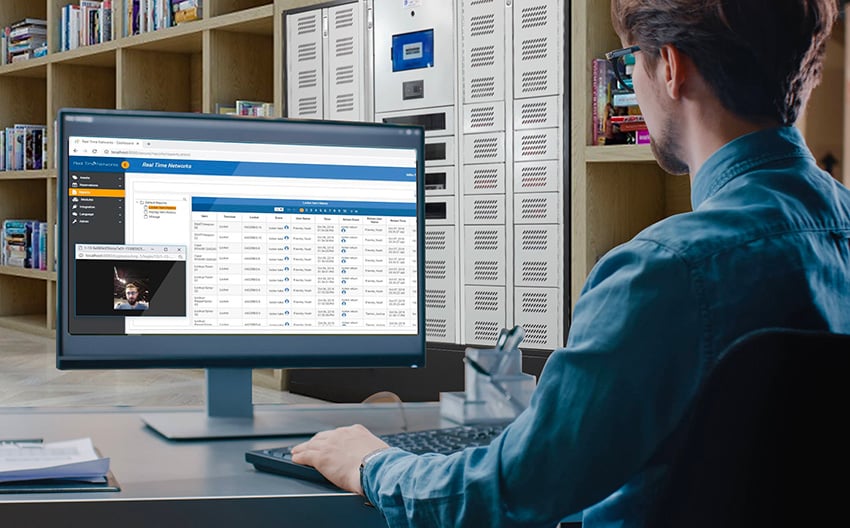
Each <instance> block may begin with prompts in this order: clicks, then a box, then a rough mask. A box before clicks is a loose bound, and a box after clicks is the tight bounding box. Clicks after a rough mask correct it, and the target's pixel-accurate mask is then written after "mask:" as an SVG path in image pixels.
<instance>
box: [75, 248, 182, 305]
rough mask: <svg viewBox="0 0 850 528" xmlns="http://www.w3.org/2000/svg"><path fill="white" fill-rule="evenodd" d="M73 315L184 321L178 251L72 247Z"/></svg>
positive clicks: (180, 253)
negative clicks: (74, 253) (74, 252)
mask: <svg viewBox="0 0 850 528" xmlns="http://www.w3.org/2000/svg"><path fill="white" fill-rule="evenodd" d="M76 269H77V285H78V288H77V296H76V307H77V310H76V312H77V315H82V316H85V315H88V316H107V315H108V316H140V315H144V316H170V317H174V316H181V317H182V316H185V315H186V254H185V248H184V247H182V246H124V245H103V244H98V245H93V244H78V245H77V268H76Z"/></svg>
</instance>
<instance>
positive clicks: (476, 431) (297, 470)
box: [245, 424, 505, 484]
mask: <svg viewBox="0 0 850 528" xmlns="http://www.w3.org/2000/svg"><path fill="white" fill-rule="evenodd" d="M504 428H505V424H476V425H459V426H456V427H449V428H446V429H427V430H424V431H411V432H404V433H394V434H386V435H378V437H379V438H380V439H381V440H383V441H384V442H386V443H387V444H389V445H390V447H398V448H400V449H404V450H405V451H410V452H411V453H414V454H417V455H421V454H424V453H439V454H443V455H449V454H451V453H454V452H457V451H462V450H463V449H465V448H467V447H477V446H486V445H488V444H489V443H490V442H491V441H492V440H493V439H494V438H496V437H497V436H499V434H501V432H502V431H503V430H504ZM290 447H291V446H284V447H275V448H272V449H255V450H251V451H247V452H246V453H245V461H246V462H248V463H250V464H253V465H254V468H256V469H257V470H258V471H264V472H267V473H275V474H278V475H284V476H287V477H293V478H298V479H302V480H310V481H313V482H320V483H323V484H330V483H329V482H328V481H327V480H326V479H325V477H323V476H322V474H321V473H319V472H318V471H317V470H315V469H314V468H312V467H311V466H305V465H302V464H296V463H295V462H293V461H292V454H291V453H290V452H289V448H290Z"/></svg>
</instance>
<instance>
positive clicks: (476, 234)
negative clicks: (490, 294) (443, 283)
mask: <svg viewBox="0 0 850 528" xmlns="http://www.w3.org/2000/svg"><path fill="white" fill-rule="evenodd" d="M463 234H464V238H463V248H464V270H463V284H465V285H473V284H479V285H490V286H504V285H505V260H506V248H505V226H503V225H486V226H485V225H480V226H478V225H476V226H464V228H463Z"/></svg>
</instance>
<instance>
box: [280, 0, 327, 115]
mask: <svg viewBox="0 0 850 528" xmlns="http://www.w3.org/2000/svg"><path fill="white" fill-rule="evenodd" d="M323 90H324V86H323V74H322V9H314V10H312V11H305V12H301V13H295V14H291V15H286V115H287V116H289V117H303V118H312V119H322V117H323V116H324V108H323V102H322V98H323V95H322V94H323Z"/></svg>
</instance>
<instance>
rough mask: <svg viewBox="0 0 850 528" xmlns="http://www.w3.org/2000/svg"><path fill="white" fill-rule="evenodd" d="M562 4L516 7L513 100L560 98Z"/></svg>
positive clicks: (541, 1) (542, 0)
mask: <svg viewBox="0 0 850 528" xmlns="http://www.w3.org/2000/svg"><path fill="white" fill-rule="evenodd" d="M562 6H563V2H562V1H561V0H529V1H524V2H521V3H517V4H515V5H514V10H513V35H514V57H513V59H514V61H513V62H514V97H515V98H524V97H539V96H543V95H559V94H560V83H561V76H562V74H563V67H564V60H563V57H562V55H563V48H562V41H561V39H560V34H561V23H562V22H561V21H562V20H563V15H562V14H561V7H562Z"/></svg>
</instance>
